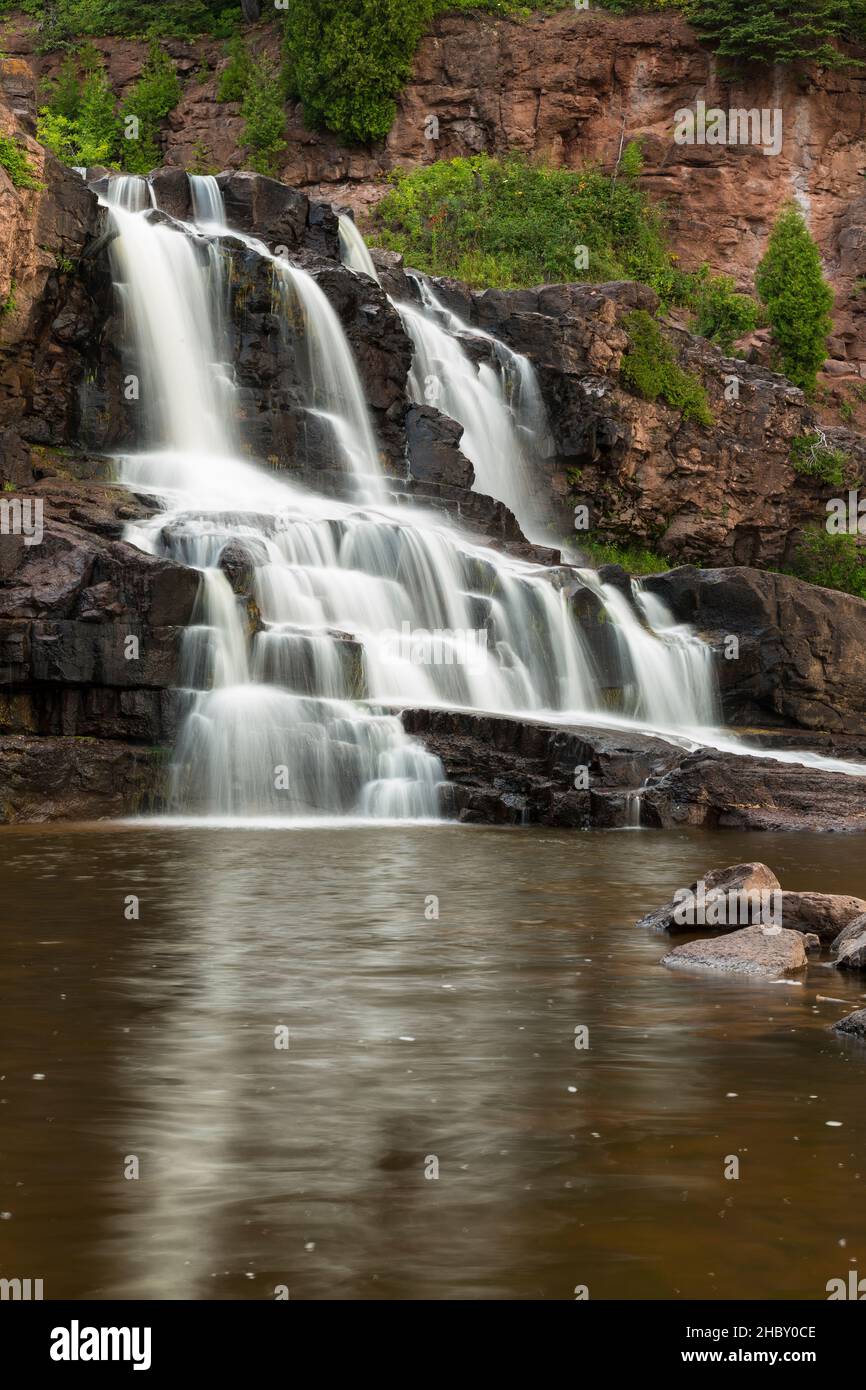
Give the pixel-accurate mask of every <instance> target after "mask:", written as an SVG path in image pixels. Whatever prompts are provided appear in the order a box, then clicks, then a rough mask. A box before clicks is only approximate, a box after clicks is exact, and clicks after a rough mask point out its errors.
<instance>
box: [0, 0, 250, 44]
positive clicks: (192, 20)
mask: <svg viewBox="0 0 866 1390" xmlns="http://www.w3.org/2000/svg"><path fill="white" fill-rule="evenodd" d="M6 8H7V9H22V10H24V11H25V13H27V14H29V15H32V16H33V18H34V19H36V20H38V22H39V47H40V49H41V51H43V52H45V51H47V50H50V49H52V48H60V47H64V46H67V45H69V44H72V43H75V42H76V40H78V39H80V38H82V37H83V36H85V35H93V36H94V37H105V36H107V35H114V34H117V35H126V36H137V37H153V38H181V39H183V38H195V37H196V35H198V34H211V35H213V36H214V37H215V38H228V37H229V36H230V35H231V34H232V33H234V32H235V30H236V29H237V28H239V27H240V24H241V9H240V5H238V4H236V3H235V0H160V3H159V4H158V5H154V4H151V3H147V0H144V3H142V0H19V3H17V4H8V3H7V4H6ZM269 8H270V7H268V6H265V7H264V9H263V14H264V15H267V13H268V10H269ZM2 9H3V6H2V5H0V13H2Z"/></svg>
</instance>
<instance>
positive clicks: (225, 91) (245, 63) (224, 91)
mask: <svg viewBox="0 0 866 1390" xmlns="http://www.w3.org/2000/svg"><path fill="white" fill-rule="evenodd" d="M228 55H229V61H228V66H227V67H225V68H223V70H222V72H221V73H220V79H219V84H218V86H217V100H218V101H243V99H244V95H245V93H246V90H247V86H248V84H249V81H250V78H251V77H252V75H253V59H252V55H251V53H250V50H249V49H248V48H247V45H246V43H245V42H244V40H243V39H242V38H241V37H240V35H238V36H237V37H236V38H234V39H232V40H231V42H230V43H229V45H228Z"/></svg>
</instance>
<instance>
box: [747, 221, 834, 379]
mask: <svg viewBox="0 0 866 1390" xmlns="http://www.w3.org/2000/svg"><path fill="white" fill-rule="evenodd" d="M755 288H756V289H757V291H758V294H759V295H760V297H761V299H762V300H763V301H764V303H765V304H766V306H767V314H768V317H769V320H770V327H771V328H772V331H773V340H774V342H775V345H776V348H777V349H778V353H779V359H780V363H781V367H782V371H783V372H784V373H785V375H786V376H787V377H789V378H790V380H791V381H793V382H794V385H795V386H800V387H801V388H802V389H803V390H804V391H807V392H809V391H813V390H814V388H815V378H816V373H817V371H818V368H819V367H820V366H821V365H822V364H823V362H824V359H825V358H826V356H827V336H828V334H829V332H830V329H831V326H832V324H831V319H830V309H831V307H832V304H833V293H832V291H831V289H830V286H829V285H828V284H827V283H826V281H825V280H824V276H823V274H822V272H821V257H820V254H819V252H818V247H817V246H816V245H815V242H814V241H813V239H812V237H811V236H810V234H809V229H808V227H807V226H806V223H805V222H804V220H803V215H802V213H801V212H800V210H799V208H798V207H796V206H795V205H794V204H793V203H789V204H788V205H787V207H785V208H783V209H782V212H781V213H780V215H779V218H778V221H777V222H776V225H775V227H774V228H773V231H772V234H771V236H770V240H769V243H768V245H767V250H766V253H765V255H764V257H763V260H762V261H761V263H760V265H759V266H758V269H757V272H756V274H755Z"/></svg>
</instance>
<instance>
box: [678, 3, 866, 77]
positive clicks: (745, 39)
mask: <svg viewBox="0 0 866 1390" xmlns="http://www.w3.org/2000/svg"><path fill="white" fill-rule="evenodd" d="M686 16H687V18H688V19H689V21H690V22H691V23H692V24H693V25H694V27H695V29H696V30H697V31H698V34H699V35H700V37H701V38H702V39H704V40H705V41H706V42H707V43H708V44H710V46H711V47H712V49H713V51H714V52H715V53H717V54H718V55H719V57H721V58H728V59H730V60H731V61H732V62H733V63H761V64H764V65H769V64H773V63H819V64H821V66H823V67H839V66H841V65H842V64H845V63H850V62H851V60H850V59H849V58H846V56H845V55H844V54H843V53H840V51H839V49H838V47H837V46H836V45H837V43H838V42H839V40H840V39H842V40H844V39H852V38H855V39H859V40H861V41H862V38H863V7H862V0H797V3H796V4H792V3H791V0H749V3H748V4H747V5H744V4H743V3H742V0H690V3H689V4H688V5H687V6H686Z"/></svg>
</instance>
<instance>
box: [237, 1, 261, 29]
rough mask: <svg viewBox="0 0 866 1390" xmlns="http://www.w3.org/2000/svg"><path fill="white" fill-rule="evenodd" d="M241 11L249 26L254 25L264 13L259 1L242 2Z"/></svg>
mask: <svg viewBox="0 0 866 1390" xmlns="http://www.w3.org/2000/svg"><path fill="white" fill-rule="evenodd" d="M241 9H242V10H243V12H244V19H245V20H246V22H247V24H252V23H254V21H255V20H257V19H258V18H259V15H260V14H261V12H262V7H261V5H260V4H259V0H241Z"/></svg>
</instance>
